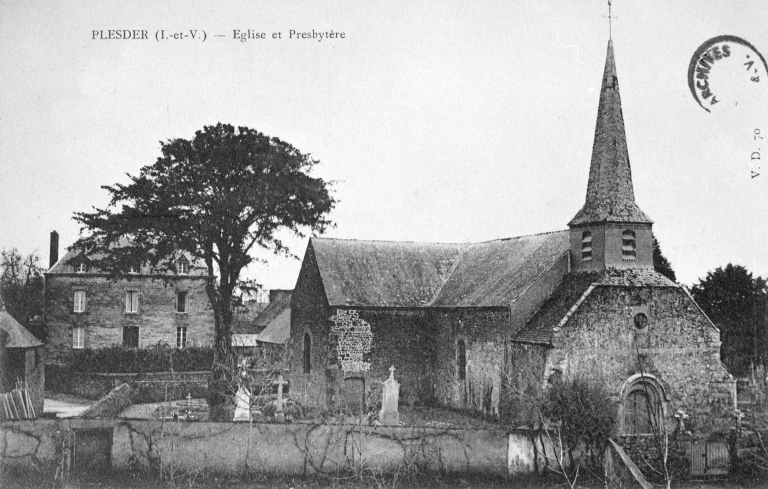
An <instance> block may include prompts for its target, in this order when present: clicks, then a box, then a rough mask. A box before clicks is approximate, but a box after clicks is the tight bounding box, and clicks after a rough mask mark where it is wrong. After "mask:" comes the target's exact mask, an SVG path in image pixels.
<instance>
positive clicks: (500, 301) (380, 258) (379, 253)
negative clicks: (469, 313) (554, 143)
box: [310, 231, 569, 307]
mask: <svg viewBox="0 0 768 489" xmlns="http://www.w3.org/2000/svg"><path fill="white" fill-rule="evenodd" d="M568 239H569V238H568V231H558V232H554V233H546V234H537V235H531V236H521V237H517V238H509V239H502V240H495V241H488V242H484V243H475V244H445V243H413V242H387V241H358V240H340V239H327V238H322V239H321V238H313V239H312V240H311V243H310V246H311V247H312V249H313V250H314V253H315V258H316V260H317V264H318V268H319V270H320V276H321V278H322V282H323V286H324V288H325V293H326V297H327V298H328V303H329V305H332V306H354V305H358V306H359V305H362V306H383V307H425V306H433V307H494V306H503V305H508V304H509V303H510V302H511V301H513V300H514V299H515V298H516V297H517V296H518V295H519V294H520V293H522V292H523V291H524V290H525V289H526V288H527V287H528V286H529V285H530V284H531V283H532V282H533V281H534V280H535V279H536V278H537V277H539V276H540V275H541V274H542V273H543V272H544V271H546V270H547V269H549V268H550V267H551V266H552V265H553V264H554V263H555V261H557V259H558V258H560V257H561V256H562V255H563V254H564V253H566V252H567V250H568V246H569V243H568Z"/></svg>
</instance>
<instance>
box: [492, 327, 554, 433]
mask: <svg viewBox="0 0 768 489" xmlns="http://www.w3.org/2000/svg"><path fill="white" fill-rule="evenodd" d="M548 349H549V348H547V347H546V346H544V345H533V344H526V343H513V342H509V343H508V344H507V353H506V362H505V365H504V373H503V378H502V392H501V406H500V414H501V416H502V419H504V421H506V422H508V423H509V424H511V425H512V426H517V427H520V426H526V425H529V424H530V423H531V422H539V419H538V413H537V412H536V409H537V407H538V406H537V405H536V404H535V399H536V398H537V397H538V396H539V395H540V394H541V393H542V388H543V386H544V382H545V381H546V379H545V378H544V370H545V368H546V363H547V350H548Z"/></svg>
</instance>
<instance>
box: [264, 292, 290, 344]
mask: <svg viewBox="0 0 768 489" xmlns="http://www.w3.org/2000/svg"><path fill="white" fill-rule="evenodd" d="M290 306H291V304H290V302H289V303H288V304H287V305H286V307H285V308H284V309H283V310H282V311H280V314H278V315H277V316H275V317H274V318H273V319H272V321H270V322H269V324H268V325H267V327H266V328H264V331H262V332H261V333H259V334H257V335H256V340H257V341H261V342H262V343H278V344H281V345H282V344H284V343H285V342H287V341H288V340H289V339H290V337H291V307H290Z"/></svg>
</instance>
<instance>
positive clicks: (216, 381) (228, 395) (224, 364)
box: [207, 284, 236, 421]
mask: <svg viewBox="0 0 768 489" xmlns="http://www.w3.org/2000/svg"><path fill="white" fill-rule="evenodd" d="M207 292H208V297H209V299H210V302H211V304H212V305H213V309H214V311H213V312H214V326H215V332H214V349H213V366H212V369H211V377H210V379H209V380H208V407H209V408H210V414H209V419H210V421H232V414H231V413H230V412H229V409H227V407H228V405H229V404H230V400H231V399H232V397H233V395H234V394H235V392H233V390H232V386H233V382H232V381H233V379H232V376H233V375H236V372H234V371H233V367H234V366H235V359H234V355H233V353H232V313H231V311H230V304H229V300H228V297H231V294H230V295H229V296H227V295H225V294H223V293H222V294H217V293H216V290H215V287H214V286H213V284H210V285H209V286H208V287H207ZM225 297H227V299H225Z"/></svg>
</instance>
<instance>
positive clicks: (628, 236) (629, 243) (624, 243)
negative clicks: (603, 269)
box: [621, 229, 637, 260]
mask: <svg viewBox="0 0 768 489" xmlns="http://www.w3.org/2000/svg"><path fill="white" fill-rule="evenodd" d="M621 259H622V260H635V259H637V245H636V241H635V232H634V231H632V230H629V229H628V230H626V231H624V232H623V233H622V234H621Z"/></svg>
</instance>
